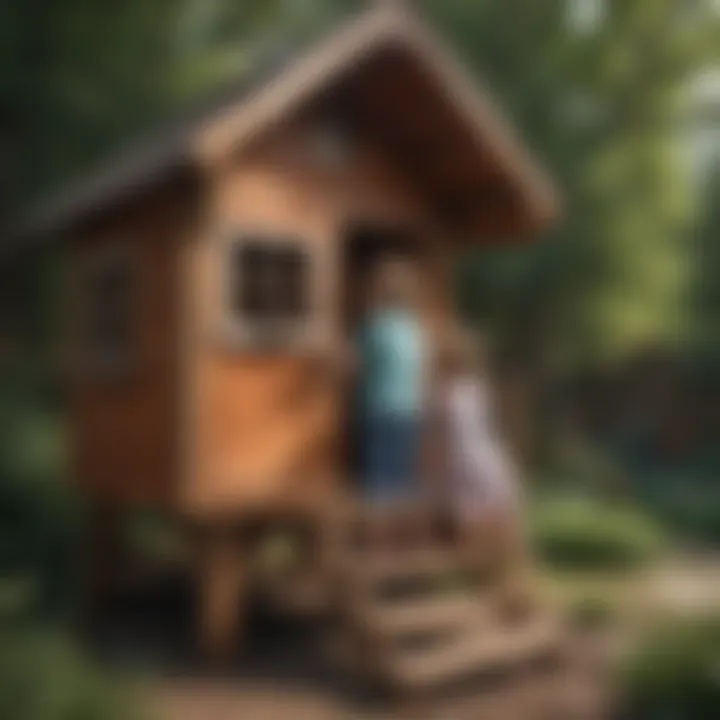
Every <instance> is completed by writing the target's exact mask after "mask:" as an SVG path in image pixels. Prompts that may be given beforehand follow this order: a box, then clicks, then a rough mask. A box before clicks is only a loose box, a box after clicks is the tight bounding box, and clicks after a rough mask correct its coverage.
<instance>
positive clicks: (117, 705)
mask: <svg viewBox="0 0 720 720" xmlns="http://www.w3.org/2000/svg"><path fill="white" fill-rule="evenodd" d="M132 706H133V703H132V702H131V701H130V699H129V698H128V697H127V691H125V690H124V689H123V688H122V687H121V686H120V685H119V684H118V683H116V682H115V681H113V680H111V679H110V678H109V677H108V676H106V675H105V674H104V673H102V672H101V671H99V670H98V669H97V668H95V667H94V666H93V665H92V664H91V663H90V662H89V661H88V660H87V659H86V658H84V657H83V656H82V654H81V653H80V652H79V651H78V650H77V649H76V648H74V647H73V645H72V644H71V643H70V641H69V640H67V639H66V638H65V637H62V636H60V635H58V634H57V633H54V632H51V631H39V630H27V629H25V628H22V629H19V630H18V629H12V630H10V629H7V628H0V717H2V718H8V719H10V718H12V720H137V719H138V718H140V717H141V716H140V714H139V713H138V712H137V711H136V710H135V709H134V708H133V707H132Z"/></svg>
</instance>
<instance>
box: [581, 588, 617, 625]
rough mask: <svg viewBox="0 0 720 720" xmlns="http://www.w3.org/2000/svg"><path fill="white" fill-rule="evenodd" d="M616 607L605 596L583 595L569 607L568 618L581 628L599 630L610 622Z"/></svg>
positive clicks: (613, 617)
mask: <svg viewBox="0 0 720 720" xmlns="http://www.w3.org/2000/svg"><path fill="white" fill-rule="evenodd" d="M616 614H617V608H616V606H615V605H614V604H613V602H612V601H611V600H610V599H609V598H606V597H599V596H595V595H594V596H585V597H581V598H579V599H577V600H576V601H575V602H574V603H573V604H572V606H571V607H570V618H571V621H572V623H573V625H575V626H576V627H578V628H580V629H582V630H590V631H592V630H600V629H604V628H606V627H607V626H608V625H610V624H612V622H613V620H614V619H615V617H616Z"/></svg>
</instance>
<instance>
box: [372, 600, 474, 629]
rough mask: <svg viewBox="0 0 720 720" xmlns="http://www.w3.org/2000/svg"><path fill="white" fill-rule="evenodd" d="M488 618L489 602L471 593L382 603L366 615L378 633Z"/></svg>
mask: <svg viewBox="0 0 720 720" xmlns="http://www.w3.org/2000/svg"><path fill="white" fill-rule="evenodd" d="M487 618H488V608H487V605H486V604H484V603H482V602H480V600H479V599H478V598H476V597H472V596H462V595H460V596H457V595H452V596H449V597H448V596H445V597H442V596H441V597H439V598H429V599H420V600H413V601H411V602H408V601H406V602H395V603H388V604H385V605H380V606H379V607H378V608H377V609H374V610H372V611H370V612H369V613H368V615H367V617H366V618H365V621H366V624H367V625H369V626H370V627H371V628H372V629H373V630H374V631H375V632H376V633H378V634H383V635H386V636H393V637H397V636H404V635H409V634H411V633H414V632H422V631H431V632H432V631H449V630H457V629H461V628H465V627H469V628H476V627H479V626H480V625H481V624H482V623H483V621H484V620H486V619H487Z"/></svg>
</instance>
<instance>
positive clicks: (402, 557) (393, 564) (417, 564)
mask: <svg viewBox="0 0 720 720" xmlns="http://www.w3.org/2000/svg"><path fill="white" fill-rule="evenodd" d="M462 566H463V564H462V562H461V560H460V558H459V557H458V554H457V553H453V552H452V551H448V550H444V549H436V548H430V549H421V550H411V551H404V552H397V553H393V554H388V555H383V556H380V557H364V558H358V559H357V561H356V562H355V564H354V570H355V571H357V572H358V573H359V574H360V575H361V576H362V577H363V578H364V579H365V580H369V581H375V582H381V581H383V580H387V579H392V578H400V577H408V576H415V575H427V576H432V575H438V574H445V573H448V572H451V571H453V570H459V569H461V568H462Z"/></svg>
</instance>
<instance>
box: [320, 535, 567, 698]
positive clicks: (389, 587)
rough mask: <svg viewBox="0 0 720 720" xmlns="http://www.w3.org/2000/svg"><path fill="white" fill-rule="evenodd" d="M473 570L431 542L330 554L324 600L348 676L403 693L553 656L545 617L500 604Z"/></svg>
mask: <svg viewBox="0 0 720 720" xmlns="http://www.w3.org/2000/svg"><path fill="white" fill-rule="evenodd" d="M473 565H474V563H471V562H469V561H468V560H466V559H464V558H463V554H462V553H460V552H459V551H458V549H457V548H453V547H452V546H442V545H440V544H439V543H437V542H426V543H423V544H422V545H421V546H420V547H415V548H413V549H406V550H394V551H393V550H383V551H382V552H380V551H377V550H370V549H367V548H365V549H362V548H353V549H350V550H346V551H345V552H344V553H342V554H339V555H338V565H337V567H336V569H335V572H334V578H335V587H334V589H333V593H334V595H333V597H334V598H335V601H334V605H335V607H336V608H337V609H338V613H337V614H338V623H339V624H338V627H339V633H340V640H341V642H340V644H339V645H340V647H341V648H342V649H343V651H344V652H343V655H344V659H345V661H346V663H347V664H349V667H348V670H349V671H351V672H353V673H354V674H360V675H361V676H362V677H363V678H365V679H367V680H369V681H371V682H372V683H374V684H377V685H378V686H382V687H383V688H384V689H386V690H389V691H391V692H393V693H398V694H401V695H405V696H412V695H413V694H415V693H417V692H420V691H424V690H432V689H440V688H442V687H443V686H447V685H451V684H453V683H456V682H462V681H464V680H470V679H472V678H474V677H475V676H480V675H482V674H486V673H489V672H492V671H500V670H502V671H512V670H513V669H524V668H526V667H528V664H529V663H531V662H532V661H533V660H539V659H541V658H543V657H548V658H550V657H553V656H554V655H555V654H557V653H558V651H559V650H560V649H561V632H560V627H559V623H557V622H555V621H554V620H553V619H552V618H551V616H550V613H549V612H547V611H544V610H541V609H540V608H539V607H533V606H532V604H528V603H518V602H514V603H513V602H510V603H509V604H508V602H507V600H508V599H509V600H510V601H512V600H513V598H507V597H505V598H503V597H502V593H501V592H500V591H499V587H498V583H497V581H496V580H493V578H492V577H489V576H488V575H486V574H485V573H484V572H482V571H480V570H479V569H478V568H477V567H473ZM517 599H518V598H515V599H514V600H517ZM346 666H347V665H346Z"/></svg>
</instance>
